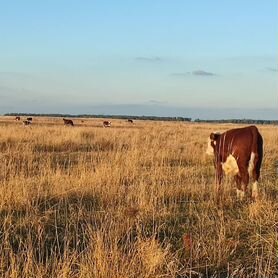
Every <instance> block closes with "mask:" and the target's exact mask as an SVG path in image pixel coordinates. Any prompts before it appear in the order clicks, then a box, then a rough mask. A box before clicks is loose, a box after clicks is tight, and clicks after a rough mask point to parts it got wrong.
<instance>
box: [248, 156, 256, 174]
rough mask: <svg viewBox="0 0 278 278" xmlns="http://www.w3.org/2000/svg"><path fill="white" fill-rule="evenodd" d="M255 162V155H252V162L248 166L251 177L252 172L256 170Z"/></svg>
mask: <svg viewBox="0 0 278 278" xmlns="http://www.w3.org/2000/svg"><path fill="white" fill-rule="evenodd" d="M254 160H255V153H253V152H252V153H251V157H250V160H249V164H248V173H249V175H250V176H251V174H252V171H253V170H254V166H255V165H254Z"/></svg>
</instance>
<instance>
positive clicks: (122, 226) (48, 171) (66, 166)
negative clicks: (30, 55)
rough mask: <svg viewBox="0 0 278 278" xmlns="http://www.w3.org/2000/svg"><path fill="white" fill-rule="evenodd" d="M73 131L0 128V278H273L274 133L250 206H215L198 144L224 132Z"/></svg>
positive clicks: (39, 125) (228, 191)
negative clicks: (256, 196) (257, 193)
mask: <svg viewBox="0 0 278 278" xmlns="http://www.w3.org/2000/svg"><path fill="white" fill-rule="evenodd" d="M82 120H83V122H81V119H76V120H75V119H73V121H74V125H75V126H74V127H69V126H63V121H62V118H33V123H32V125H31V126H27V127H24V126H23V125H22V122H16V121H15V120H14V117H1V118H0V150H1V152H0V158H1V163H0V169H1V170H0V182H1V185H0V236H1V241H0V276H1V277H86V278H87V277H88V278H89V277H100V278H110V277H111V278H125V277H126V278H129V277H134V278H140V277H142V278H146V277H150V278H151V277H152V278H154V277H169V278H170V277H173V278H182V277H274V276H275V274H276V275H278V270H277V268H278V202H277V199H278V173H277V167H278V165H277V162H278V157H277V155H278V130H277V127H275V126H258V128H259V130H260V132H261V134H262V136H263V138H264V159H263V165H262V171H261V179H260V183H259V200H258V201H257V202H252V201H251V199H249V198H247V199H246V200H244V201H242V202H240V201H237V200H236V190H235V185H234V184H233V183H232V182H231V180H230V179H226V180H225V182H224V185H223V186H224V190H223V198H222V201H221V202H220V203H217V202H216V199H217V198H216V197H217V196H216V191H215V188H214V167H213V161H212V159H211V158H209V157H207V156H206V155H205V151H206V147H207V137H208V136H209V134H210V132H212V131H215V130H220V131H224V130H227V129H229V128H232V127H235V125H232V124H230V125H211V124H195V123H179V122H151V121H135V123H134V124H133V125H131V124H130V123H128V122H127V121H123V120H112V126H111V127H110V128H103V127H102V120H101V119H82ZM236 126H240V125H236ZM249 189H250V187H249Z"/></svg>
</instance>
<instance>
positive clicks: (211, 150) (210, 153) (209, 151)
mask: <svg viewBox="0 0 278 278" xmlns="http://www.w3.org/2000/svg"><path fill="white" fill-rule="evenodd" d="M215 143H216V142H215V141H213V140H211V139H210V137H209V138H208V146H207V150H206V154H207V155H210V156H211V155H214V149H213V147H212V145H211V144H215Z"/></svg>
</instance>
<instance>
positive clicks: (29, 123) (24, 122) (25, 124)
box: [22, 120, 32, 126]
mask: <svg viewBox="0 0 278 278" xmlns="http://www.w3.org/2000/svg"><path fill="white" fill-rule="evenodd" d="M22 123H23V125H24V126H27V125H31V124H32V122H30V121H27V120H24V121H22Z"/></svg>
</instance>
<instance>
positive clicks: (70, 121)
mask: <svg viewBox="0 0 278 278" xmlns="http://www.w3.org/2000/svg"><path fill="white" fill-rule="evenodd" d="M63 121H64V125H70V126H73V121H72V120H68V119H64V118H63Z"/></svg>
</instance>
